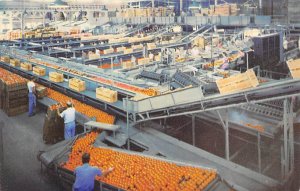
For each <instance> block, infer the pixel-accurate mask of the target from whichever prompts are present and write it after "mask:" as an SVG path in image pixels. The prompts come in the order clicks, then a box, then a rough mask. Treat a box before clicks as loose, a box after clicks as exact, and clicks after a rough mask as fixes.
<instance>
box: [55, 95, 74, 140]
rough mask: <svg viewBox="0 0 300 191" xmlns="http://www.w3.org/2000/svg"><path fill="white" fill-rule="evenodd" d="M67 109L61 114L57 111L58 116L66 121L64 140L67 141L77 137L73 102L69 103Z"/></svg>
mask: <svg viewBox="0 0 300 191" xmlns="http://www.w3.org/2000/svg"><path fill="white" fill-rule="evenodd" d="M67 107H68V108H67V109H66V110H64V111H63V112H62V113H60V111H59V109H57V114H58V115H59V116H60V117H61V118H63V119H64V124H65V127H64V128H65V129H64V138H65V140H67V139H71V138H73V137H74V136H75V108H74V105H73V103H72V102H70V101H68V102H67Z"/></svg>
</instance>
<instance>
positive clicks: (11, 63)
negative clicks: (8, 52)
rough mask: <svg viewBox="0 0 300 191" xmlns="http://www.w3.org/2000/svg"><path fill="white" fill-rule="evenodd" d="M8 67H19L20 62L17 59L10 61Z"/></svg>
mask: <svg viewBox="0 0 300 191" xmlns="http://www.w3.org/2000/svg"><path fill="white" fill-rule="evenodd" d="M10 65H11V66H14V67H20V60H17V59H11V60H10Z"/></svg>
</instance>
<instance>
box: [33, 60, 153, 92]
mask: <svg viewBox="0 0 300 191" xmlns="http://www.w3.org/2000/svg"><path fill="white" fill-rule="evenodd" d="M30 61H31V62H35V63H38V64H41V65H44V66H47V67H51V68H54V69H57V70H62V71H67V72H70V73H72V74H76V75H80V76H88V78H89V79H91V80H95V81H97V82H100V83H103V84H106V85H110V86H115V87H118V88H120V89H124V90H126V91H129V92H134V93H140V94H145V95H148V96H156V95H157V92H156V91H155V90H153V89H151V88H147V89H145V88H141V87H137V86H134V85H130V84H126V83H122V82H117V81H113V80H110V79H107V78H103V77H98V76H91V75H86V74H85V73H84V72H81V71H78V70H73V69H69V68H66V67H58V66H56V65H54V64H50V63H47V62H42V61H39V60H37V59H30Z"/></svg>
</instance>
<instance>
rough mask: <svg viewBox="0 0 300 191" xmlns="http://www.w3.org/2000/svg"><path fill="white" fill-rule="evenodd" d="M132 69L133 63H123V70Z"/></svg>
mask: <svg viewBox="0 0 300 191" xmlns="http://www.w3.org/2000/svg"><path fill="white" fill-rule="evenodd" d="M132 67H133V64H132V62H131V61H127V62H123V63H122V68H123V69H130V68H132Z"/></svg>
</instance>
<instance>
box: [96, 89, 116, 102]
mask: <svg viewBox="0 0 300 191" xmlns="http://www.w3.org/2000/svg"><path fill="white" fill-rule="evenodd" d="M96 98H97V99H100V100H103V101H106V102H110V103H114V102H116V101H118V92H117V91H113V90H110V89H107V88H102V87H100V88H97V89H96Z"/></svg>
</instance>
